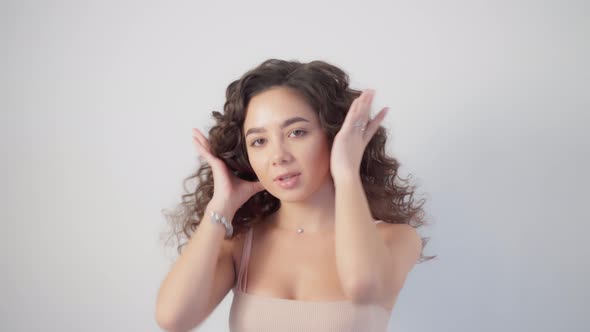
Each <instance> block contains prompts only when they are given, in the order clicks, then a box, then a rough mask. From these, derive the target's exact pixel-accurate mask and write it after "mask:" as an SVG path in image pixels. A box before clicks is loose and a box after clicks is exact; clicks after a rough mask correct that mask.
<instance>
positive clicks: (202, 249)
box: [156, 201, 236, 326]
mask: <svg viewBox="0 0 590 332" xmlns="http://www.w3.org/2000/svg"><path fill="white" fill-rule="evenodd" d="M210 211H215V212H217V213H219V214H221V215H223V216H225V217H226V218H227V220H228V221H230V220H231V219H232V218H233V216H234V214H235V211H236V209H235V208H233V207H231V206H228V205H225V204H221V202H213V201H212V202H210V203H209V205H208V206H207V208H206V210H205V214H204V216H203V220H201V223H200V224H199V227H198V228H197V230H196V232H195V233H194V234H193V235H192V237H191V239H190V240H189V242H188V243H187V244H186V246H185V247H184V248H183V251H182V255H180V256H179V257H178V259H177V261H176V262H175V263H174V265H173V267H172V269H171V270H170V272H169V273H168V275H167V276H166V278H165V279H164V281H163V282H162V285H161V287H160V291H159V293H158V299H157V309H156V310H157V314H156V315H157V317H158V321H161V322H163V323H164V324H173V323H172V322H174V325H176V324H180V323H179V322H187V321H188V320H199V319H200V318H199V317H198V315H199V313H201V312H205V311H206V308H207V305H208V301H209V298H210V295H211V294H210V293H211V289H212V284H213V278H214V274H215V270H216V265H217V259H218V256H219V254H220V251H221V245H222V242H223V241H224V236H225V227H223V225H221V224H212V223H211V221H210V218H211V217H210V213H211V212H210ZM190 323H192V322H190ZM181 325H183V326H184V325H186V324H184V323H182V324H181Z"/></svg>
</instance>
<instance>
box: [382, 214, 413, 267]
mask: <svg viewBox="0 0 590 332" xmlns="http://www.w3.org/2000/svg"><path fill="white" fill-rule="evenodd" d="M377 229H379V232H380V233H381V235H382V236H383V239H384V241H385V243H386V244H387V246H388V248H389V249H390V250H392V251H393V252H398V253H400V252H403V253H404V256H406V257H407V259H408V260H410V261H413V260H414V259H418V258H419V256H420V253H421V252H422V238H421V237H420V234H419V233H418V231H417V230H416V229H415V228H414V227H412V226H410V225H408V224H393V223H387V222H380V223H378V224H377Z"/></svg>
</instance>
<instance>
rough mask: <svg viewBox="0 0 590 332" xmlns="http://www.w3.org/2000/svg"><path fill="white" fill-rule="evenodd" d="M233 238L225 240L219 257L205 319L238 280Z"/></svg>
mask: <svg viewBox="0 0 590 332" xmlns="http://www.w3.org/2000/svg"><path fill="white" fill-rule="evenodd" d="M232 248H233V240H224V241H223V243H222V246H221V250H220V252H219V256H218V258H217V265H216V267H215V274H214V275H213V283H212V287H213V288H212V289H211V294H210V298H209V301H208V302H207V308H206V310H205V312H204V313H203V315H204V316H203V317H204V318H203V320H204V319H206V318H207V317H208V316H209V315H210V314H211V313H212V312H213V310H214V309H215V308H216V307H217V306H218V305H219V303H221V301H222V300H223V299H224V298H225V297H226V296H227V293H229V291H230V290H231V289H232V287H233V286H234V284H235V281H236V272H235V267H234V260H233V249H232Z"/></svg>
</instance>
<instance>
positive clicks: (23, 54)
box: [0, 0, 590, 332]
mask: <svg viewBox="0 0 590 332" xmlns="http://www.w3.org/2000/svg"><path fill="white" fill-rule="evenodd" d="M0 6H1V7H0V13H1V14H0V26H1V38H2V52H0V58H1V74H0V77H1V84H2V86H1V89H0V90H1V91H0V96H1V100H0V107H1V113H0V115H1V118H0V123H1V124H2V126H1V128H0V129H1V131H0V135H1V137H0V138H1V139H0V147H1V151H0V152H1V158H2V159H1V160H2V162H1V163H0V180H1V183H0V184H1V195H2V196H1V197H0V198H1V199H0V204H1V210H0V217H1V225H2V229H1V239H2V240H1V241H0V246H1V247H0V252H1V253H2V259H1V261H2V274H1V276H0V278H1V283H0V294H2V301H1V302H0V315H1V316H0V330H2V331H13V332H15V331H41V330H43V331H160V329H159V327H158V326H157V325H156V322H155V318H154V317H155V299H156V294H157V291H158V288H159V286H160V282H161V281H162V280H163V278H164V277H165V275H166V273H167V272H168V269H169V268H170V266H171V263H172V261H173V259H174V257H175V248H170V247H169V248H164V247H163V245H162V243H161V241H160V238H159V235H160V233H161V232H162V231H164V230H165V228H164V227H165V221H164V217H163V215H162V214H161V212H160V211H161V209H163V208H170V207H173V206H174V205H175V204H176V203H178V202H179V201H180V195H181V193H182V188H181V180H182V179H184V178H185V177H186V176H188V175H189V174H190V173H192V172H193V171H194V170H196V166H197V165H196V151H195V150H194V147H193V145H192V142H191V128H192V127H197V128H200V129H202V130H205V129H206V128H208V127H210V126H211V125H212V122H211V121H212V119H211V116H210V114H211V112H212V111H213V110H221V109H222V106H223V102H224V101H225V99H224V97H225V88H226V87H227V85H228V84H229V83H230V82H231V81H233V80H235V79H237V78H239V77H240V76H241V75H242V74H243V73H244V72H245V71H247V70H249V69H251V68H253V67H254V66H256V65H258V64H259V63H261V62H262V61H264V60H266V59H268V58H280V59H286V60H300V61H304V62H307V61H311V60H324V61H328V62H330V63H332V64H334V65H337V66H339V67H341V68H342V69H343V70H345V71H346V72H347V73H349V75H350V78H351V84H352V87H354V88H358V89H366V88H374V89H376V91H377V95H376V97H375V101H374V104H373V106H374V107H375V109H378V108H379V109H380V108H381V107H384V106H390V107H391V111H390V113H389V114H388V116H387V118H386V120H385V122H384V125H385V126H387V127H388V128H389V130H390V137H391V139H390V141H389V143H388V144H389V147H388V151H389V152H390V153H391V154H393V155H394V156H395V157H396V158H398V160H399V161H400V162H401V163H402V168H401V169H400V171H401V174H402V175H404V176H406V175H408V174H412V176H413V178H414V183H415V184H416V185H417V186H418V187H417V190H418V192H417V194H418V197H423V198H426V199H427V204H426V205H425V208H426V209H427V213H428V215H429V216H430V217H431V220H432V222H433V225H432V226H430V227H427V228H422V229H420V232H421V234H422V235H423V236H429V237H431V240H430V242H429V244H428V246H427V249H426V252H425V253H426V254H436V255H438V256H439V257H438V258H437V259H436V260H435V261H431V262H428V263H424V264H419V265H417V266H416V267H415V268H414V270H413V271H412V272H411V274H410V276H409V278H408V280H407V283H406V286H405V288H404V289H403V290H402V293H401V295H400V297H399V299H398V303H397V305H396V308H395V309H394V312H393V314H392V318H391V321H390V325H389V331H404V332H410V331H411V332H421V331H424V332H426V331H465V332H467V331H587V329H588V325H589V323H590V319H589V318H588V317H589V314H590V312H589V307H588V299H590V290H589V287H588V284H587V283H588V280H590V264H588V257H589V256H590V250H589V249H588V245H587V244H586V239H587V236H588V231H589V226H588V222H589V221H590V218H589V212H588V211H589V209H588V202H587V200H588V188H589V187H590V181H589V176H588V175H587V173H586V172H587V170H588V169H589V168H590V154H589V150H590V146H589V145H590V144H589V142H590V140H589V131H588V129H589V127H590V121H589V120H590V115H589V106H590V91H589V89H590V70H589V66H588V59H590V47H589V40H590V29H589V23H588V18H589V17H590V10H589V9H590V8H589V7H590V6H589V4H588V2H587V1H497V0H496V1H361V2H331V3H329V2H321V1H294V2H284V3H281V2H277V1H245V2H237V1H236V2H233V3H231V2H215V1H207V2H204V1H202V2H197V1H192V2H191V1H178V2H165V1H159V2H154V1H120V0H119V1H91V2H89V1H8V2H7V1H3V2H2V3H1V5H0ZM232 296H233V295H232V293H231V292H230V294H229V295H228V296H227V297H226V298H225V299H224V301H223V302H222V303H221V304H220V306H219V307H218V308H217V309H216V310H215V312H214V313H213V314H212V315H211V316H210V318H209V319H208V320H207V321H206V322H205V323H204V325H202V328H199V329H198V330H199V331H224V330H226V329H227V319H228V315H229V308H230V304H231V300H232Z"/></svg>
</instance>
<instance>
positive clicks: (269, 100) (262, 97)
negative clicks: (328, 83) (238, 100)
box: [244, 87, 317, 129]
mask: <svg viewBox="0 0 590 332" xmlns="http://www.w3.org/2000/svg"><path fill="white" fill-rule="evenodd" d="M295 115H297V116H302V117H305V118H306V119H308V120H309V121H310V122H312V123H313V122H315V121H317V120H316V119H317V114H316V113H315V111H314V110H313V108H312V107H311V106H310V105H309V104H308V103H307V101H306V100H305V99H304V98H303V97H302V96H300V95H299V94H298V93H297V92H296V91H293V90H292V89H289V88H285V87H277V88H272V89H270V90H267V91H264V92H262V93H260V94H258V95H256V96H254V97H253V98H252V99H250V102H249V103H248V107H247V110H246V118H245V119H244V128H245V129H248V128H250V127H267V126H273V125H276V126H278V125H279V123H280V122H282V120H284V119H287V118H290V117H292V116H295Z"/></svg>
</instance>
